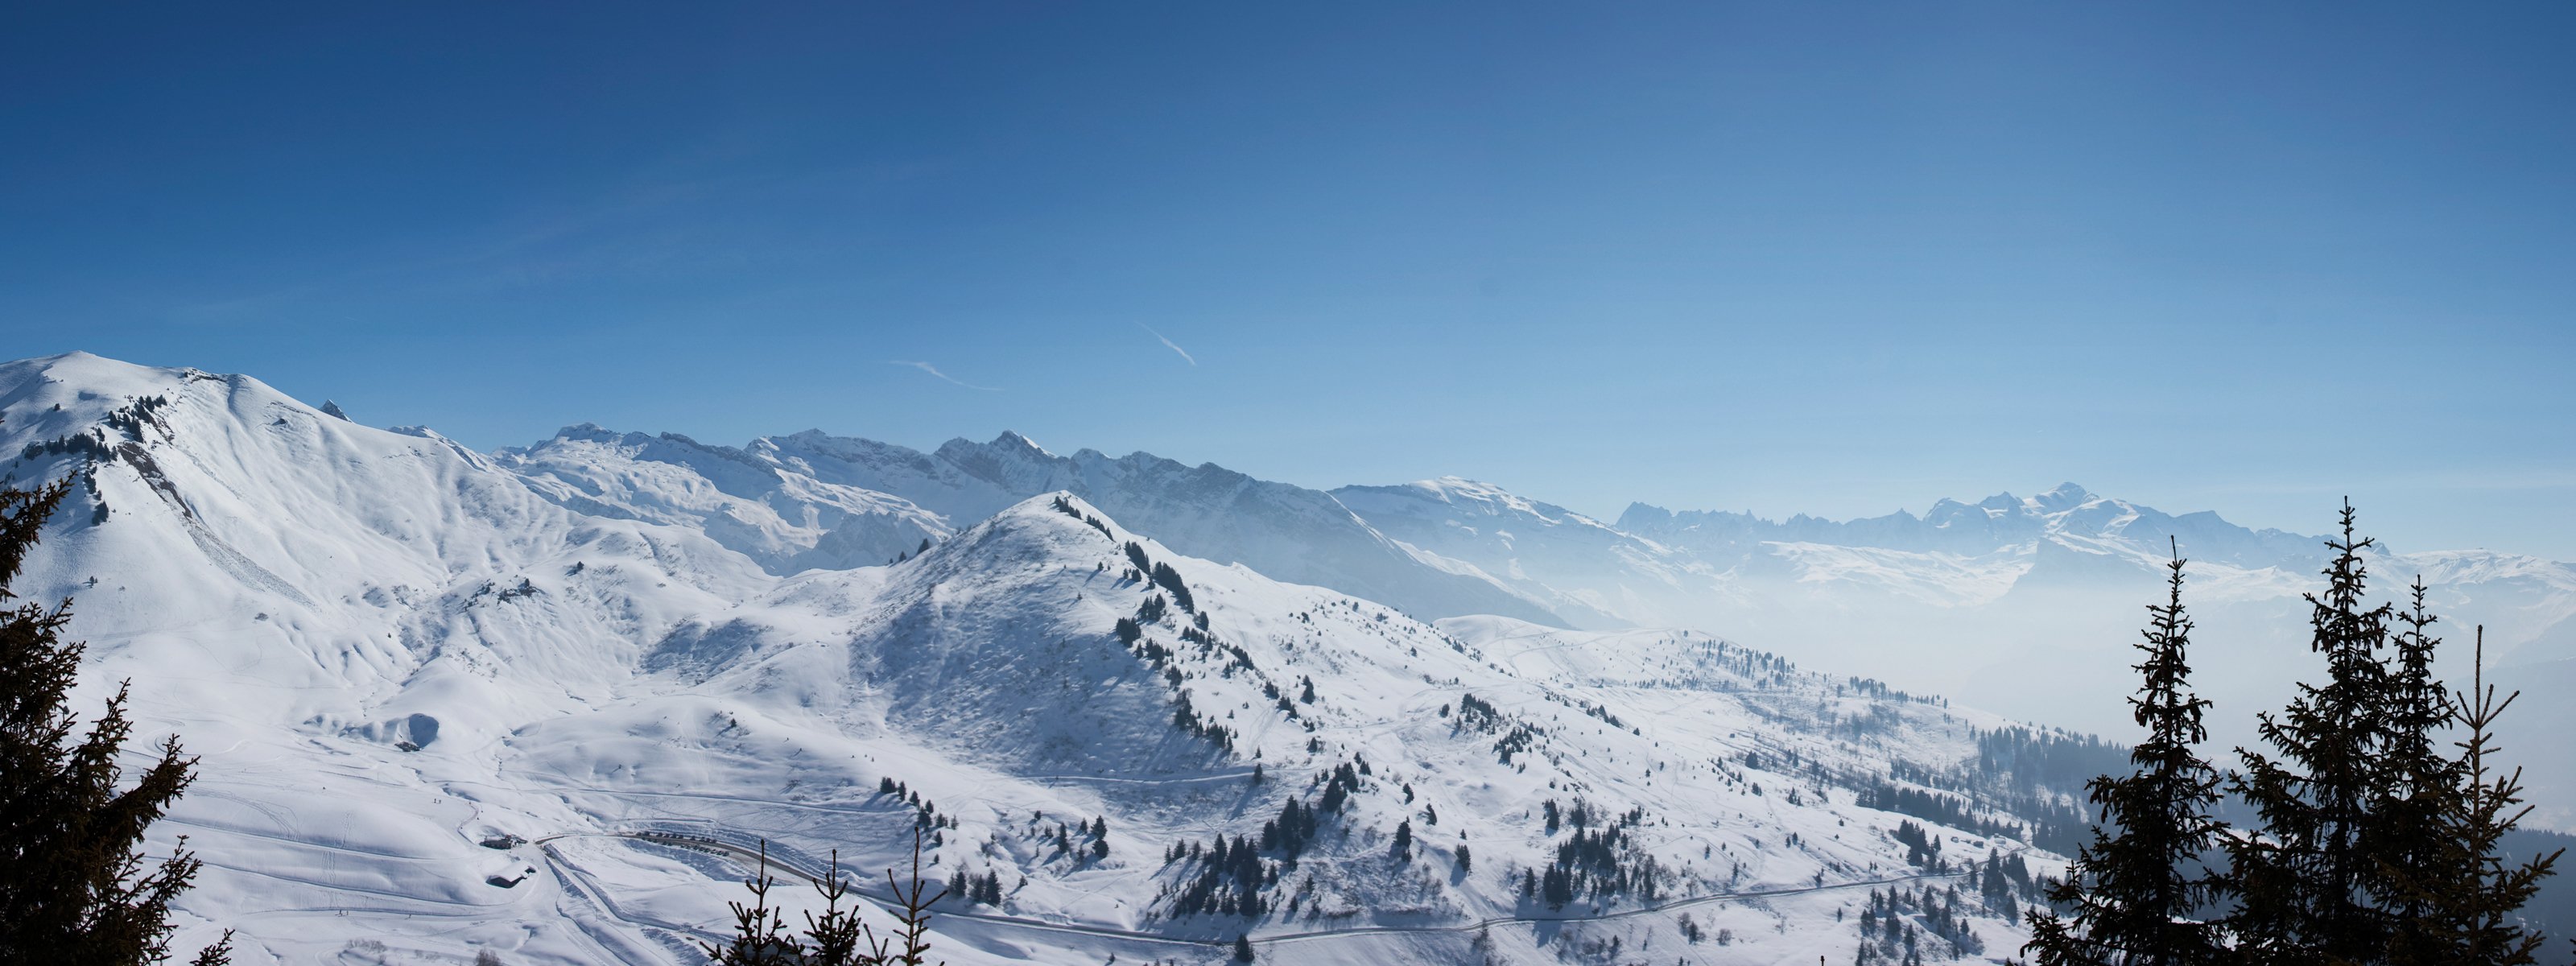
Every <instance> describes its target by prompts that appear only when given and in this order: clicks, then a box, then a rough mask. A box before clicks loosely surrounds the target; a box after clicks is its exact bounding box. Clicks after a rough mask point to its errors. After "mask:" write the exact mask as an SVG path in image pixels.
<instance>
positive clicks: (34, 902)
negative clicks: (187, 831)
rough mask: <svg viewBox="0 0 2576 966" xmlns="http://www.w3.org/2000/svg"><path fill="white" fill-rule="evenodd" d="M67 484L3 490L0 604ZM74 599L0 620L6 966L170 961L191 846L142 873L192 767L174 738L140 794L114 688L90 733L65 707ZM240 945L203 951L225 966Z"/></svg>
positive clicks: (211, 965) (0, 858)
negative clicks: (124, 756) (127, 779)
mask: <svg viewBox="0 0 2576 966" xmlns="http://www.w3.org/2000/svg"><path fill="white" fill-rule="evenodd" d="M70 492H71V486H70V484H69V483H68V482H64V483H56V484H52V485H49V486H44V487H41V488H38V489H35V490H23V489H18V488H15V487H8V488H0V602H5V601H10V600H16V599H18V598H17V594H15V593H14V592H12V590H11V589H10V587H11V585H12V584H13V583H14V582H15V581H16V580H17V577H18V573H19V571H20V569H21V568H22V567H23V566H24V565H25V564H26V557H27V551H28V549H29V548H31V547H33V546H34V545H35V544H36V541H37V539H38V538H39V536H40V535H41V534H42V532H43V528H44V525H45V520H46V519H47V518H48V517H50V516H52V515H53V512H54V510H55V509H56V508H57V507H59V506H61V504H62V501H63V497H64V496H65V495H66V494H68V493H70ZM70 620H71V602H70V601H68V600H66V601H64V602H62V603H60V604H58V605H55V606H54V607H52V608H51V609H48V608H45V607H43V606H41V605H38V604H35V603H27V604H24V605H21V606H19V607H17V608H14V609H11V610H7V611H0V966H18V964H35V963H47V964H55V963H61V964H80V966H88V964H98V966H127V964H140V963H157V962H163V961H165V960H167V959H168V958H169V945H170V932H171V926H170V921H169V917H170V902H171V900H173V899H176V898H178V897H179V895H180V894H181V893H183V892H185V891H187V889H188V886H189V883H190V882H191V881H193V880H194V879H195V878H196V875H197V870H198V867H199V863H198V861H197V858H196V856H195V855H194V854H192V853H190V852H189V851H188V849H187V840H186V839H185V838H181V839H180V840H179V846H178V848H177V849H175V850H174V851H173V852H172V853H171V854H170V855H169V856H168V857H166V858H164V859H162V860H161V861H160V863H159V864H158V865H156V866H153V867H152V868H151V869H150V870H149V871H146V870H145V867H144V866H145V862H144V856H143V854H142V852H140V851H139V848H140V846H141V844H142V842H143V835H144V831H145V830H146V829H148V828H149V827H150V826H151V825H152V823H153V822H155V821H158V820H160V818H161V816H162V814H163V813H164V812H166V811H168V809H169V807H170V804H171V803H172V802H174V801H176V800H177V799H178V798H179V795H180V794H181V793H182V792H185V791H186V790H187V788H188V783H189V781H190V780H191V779H192V778H193V777H194V771H195V767H196V763H197V760H196V759H194V758H189V757H186V756H185V755H183V754H182V753H181V752H180V750H179V740H178V739H177V738H175V737H173V738H168V739H165V740H164V741H162V743H161V745H160V756H159V758H158V759H157V760H156V761H154V762H153V764H152V766H151V767H150V768H147V769H145V770H144V772H143V774H142V776H141V777H140V778H138V779H137V780H136V782H135V783H134V786H133V787H132V788H129V789H126V790H125V791H122V792H120V791H117V786H118V785H120V784H122V783H123V779H124V769H122V768H120V767H119V766H118V765H117V763H116V759H117V755H118V753H119V752H120V751H122V750H123V749H124V747H125V741H126V739H127V738H128V737H129V736H130V735H131V734H132V732H133V724H132V722H130V721H128V720H126V717H125V702H126V695H127V689H126V687H125V686H124V685H119V686H118V688H117V691H116V696H115V697H112V698H109V699H108V702H107V707H106V709H105V710H104V711H103V712H102V713H101V714H100V715H99V717H98V719H97V720H96V721H94V722H92V723H91V724H90V726H89V730H88V732H87V734H86V735H79V736H76V735H75V732H76V731H77V730H78V726H79V722H78V720H77V718H76V717H75V716H74V715H73V714H72V711H71V709H70V708H68V707H66V706H65V705H66V701H67V700H68V695H67V691H68V690H69V688H70V687H71V684H72V681H73V678H74V676H75V675H76V674H77V673H78V671H79V669H80V659H81V654H82V652H83V650H84V645H82V644H81V643H80V642H78V641H66V640H63V639H62V636H61V635H62V630H63V626H64V625H65V624H66V623H68V622H69V621H70ZM231 944H232V934H231V933H230V932H226V933H225V934H224V938H223V939H222V940H220V941H218V942H217V943H215V945H213V946H210V947H208V948H206V949H205V950H203V951H201V952H199V953H198V954H197V958H196V959H195V962H196V963H198V964H201V966H217V964H222V963H226V962H229V961H230V950H231Z"/></svg>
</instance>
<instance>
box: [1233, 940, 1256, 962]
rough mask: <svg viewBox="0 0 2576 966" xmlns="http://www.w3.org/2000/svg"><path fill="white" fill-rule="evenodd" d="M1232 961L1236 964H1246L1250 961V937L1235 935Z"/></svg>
mask: <svg viewBox="0 0 2576 966" xmlns="http://www.w3.org/2000/svg"><path fill="white" fill-rule="evenodd" d="M1234 961H1235V962H1238V963H1248V962H1251V961H1252V937H1250V936H1245V935H1242V934H1240V933H1238V934H1236V935H1235V937H1234Z"/></svg>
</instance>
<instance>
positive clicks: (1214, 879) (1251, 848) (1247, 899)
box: [1172, 835, 1279, 918]
mask: <svg viewBox="0 0 2576 966" xmlns="http://www.w3.org/2000/svg"><path fill="white" fill-rule="evenodd" d="M1186 860H1187V861H1194V862H1197V863H1199V867H1198V874H1197V875H1195V876H1192V877H1190V878H1189V879H1188V880H1187V881H1185V882H1183V883H1182V885H1181V887H1180V888H1179V889H1178V890H1177V891H1175V892H1174V893H1173V895H1172V914H1173V915H1175V916H1196V915H1219V916H1242V917H1245V918H1258V917H1259V916H1261V915H1263V914H1264V913H1267V912H1269V911H1270V904H1269V902H1268V901H1267V900H1264V899H1263V898H1262V896H1261V890H1262V889H1263V888H1265V887H1267V886H1271V885H1276V884H1278V882H1279V871H1278V867H1277V865H1276V864H1274V863H1270V862H1265V861H1263V860H1262V858H1261V851H1260V849H1259V848H1258V847H1257V846H1255V845H1254V844H1253V841H1252V840H1251V839H1249V838H1246V837H1244V836H1240V835H1238V836H1235V837H1234V838H1233V839H1232V840H1230V841H1229V840H1228V839H1227V838H1226V837H1225V836H1223V835H1219V836H1217V837H1216V840H1215V841H1214V842H1212V843H1210V844H1209V845H1208V847H1206V848H1204V849H1200V848H1193V849H1192V850H1191V851H1190V853H1189V855H1187V856H1186ZM1174 861H1183V858H1182V857H1176V858H1175V859H1174Z"/></svg>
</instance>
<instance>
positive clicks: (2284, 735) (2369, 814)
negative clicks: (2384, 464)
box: [1862, 503, 2562, 966]
mask: <svg viewBox="0 0 2576 966" xmlns="http://www.w3.org/2000/svg"><path fill="white" fill-rule="evenodd" d="M2353 529H2354V528H2353V513H2352V507H2351V505H2350V504H2349V503H2347V504H2346V505H2345V507H2344V509H2343V516H2342V534H2341V536H2340V538H2338V539H2334V540H2329V541H2328V542H2327V546H2328V547H2330V548H2331V549H2333V550H2334V551H2335V557H2334V559H2333V561H2332V562H2331V563H2329V564H2328V565H2327V567H2326V570H2325V577H2326V581H2327V586H2326V589H2325V591H2324V592H2323V593H2320V594H2315V595H2310V596H2309V597H2308V601H2309V605H2310V621H2309V623H2310V630H2311V632H2312V642H2311V647H2312V649H2313V650H2314V651H2315V652H2316V653H2318V654H2320V655H2322V656H2323V657H2324V659H2325V665H2326V667H2325V671H2326V680H2325V683H2324V684H2322V685H2309V684H2304V683H2303V684H2301V685H2300V686H2299V693H2298V696H2297V697H2296V698H2295V699H2294V700H2292V701H2291V703H2290V705H2289V707H2288V708H2287V709H2285V710H2284V712H2283V713H2282V714H2281V715H2280V716H2278V717H2274V716H2272V715H2268V714H2267V715H2263V716H2261V733H2262V737H2263V741H2264V743H2265V744H2266V745H2268V746H2269V747H2270V748H2271V749H2272V753H2271V754H2261V753H2257V752H2253V751H2248V750H2246V749H2242V748H2240V749H2237V754H2238V757H2239V758H2240V759H2241V760H2242V761H2243V762H2244V765H2245V771H2244V772H2243V773H2241V774H2238V775H2235V776H2233V777H2232V778H2231V779H2230V780H2229V781H2228V782H2227V790H2228V792H2229V793H2231V794H2233V795H2235V796H2237V797H2238V798H2239V799H2241V800H2242V803H2243V804H2244V805H2245V806H2246V807H2247V809H2248V810H2249V811H2250V812H2251V813H2252V815H2253V822H2252V823H2251V825H2250V827H2248V828H2247V829H2245V830H2244V831H2243V832H2242V833H2235V834H2221V830H2220V827H2219V826H2218V825H2217V823H2216V822H2215V821H2213V820H2212V819H2211V818H2210V814H2211V813H2212V812H2213V811H2215V808H2214V806H2215V805H2216V804H2217V796H2216V795H2215V794H2214V792H2215V777H2216V776H2215V775H2214V774H2213V773H2212V772H2211V771H2210V769H2209V767H2208V766H2207V765H2205V764H2202V763H2201V762H2199V760H2198V759H2196V758H2194V757H2193V756H2192V755H2191V753H2190V746H2191V745H2192V744H2194V743H2196V742H2197V741H2199V740H2200V739H2201V737H2202V733H2201V730H2200V714H2201V711H2202V710H2203V709H2204V708H2205V707H2206V705H2205V704H2204V703H2202V702H2200V701H2198V700H2197V699H2195V698H2193V697H2192V696H2191V695H2190V694H2189V692H2188V691H2187V690H2185V688H2184V681H2185V678H2186V677H2187V675H2188V666H2187V664H2186V663H2185V661H2184V657H2185V654H2184V650H2185V648H2184V645H2185V643H2186V639H2187V637H2188V632H2189V629H2190V622H2189V621H2188V620H2187V619H2185V618H2184V617H2183V613H2182V605H2181V596H2180V589H2181V562H2180V561H2179V560H2177V561H2176V562H2175V564H2174V568H2175V576H2174V580H2173V593H2172V595H2171V596H2170V597H2169V600H2168V603H2167V604H2166V605H2165V606H2163V607H2159V608H2155V609H2154V613H2155V614H2156V622H2155V624H2154V626H2153V627H2152V628H2151V629H2150V630H2149V631H2148V632H2147V643H2146V644H2145V645H2142V649H2144V650H2146V651H2147V652H2148V659H2147V660H2146V662H2145V663H2142V664H2140V665H2138V666H2137V669H2138V670H2139V672H2140V673H2141V675H2142V676H2143V678H2144V681H2145V684H2144V686H2143V687H2142V688H2141V689H2140V692H2139V695H2140V696H2139V697H2138V698H2135V699H2132V704H2133V705H2134V706H2135V707H2136V709H2137V711H2136V713H2137V716H2138V721H2139V723H2140V724H2142V725H2145V726H2146V727H2147V729H2148V731H2149V739H2148V741H2147V742H2145V743H2143V744H2141V745H2139V746H2138V747H2137V748H2136V749H2133V750H2132V753H2131V759H2132V764H2133V766H2134V768H2133V771H2132V773H2131V774H2130V775H2129V776H2128V777H2125V778H2117V779H2114V778H2109V777H2105V778H2101V779H2097V780H2095V781H2094V782H2093V783H2092V788H2093V792H2094V794H2093V801H2094V802H2095V803H2096V804H2097V805H2099V806H2100V809H2101V819H2102V825H2103V826H2104V828H2103V829H2101V830H2097V831H2096V833H2095V835H2094V839H2093V843H2092V844H2091V845H2088V846H2086V847H2085V848H2084V850H2083V851H2082V853H2081V854H2079V855H2078V856H2077V861H2076V862H2075V864H2074V867H2073V869H2072V870H2071V871H2072V873H2073V875H2072V876H2071V877H2070V878H2069V879H2068V880H2067V881H2066V882H2063V883H2060V884H2058V885H2057V886H2056V887H2055V888H2054V889H2052V890H2051V894H2050V899H2051V900H2052V901H2053V902H2054V904H2055V905H2056V906H2057V911H2056V912H2048V911H2039V910H2034V911H2033V912H2032V913H2031V915H2030V917H2029V918H2030V922H2031V925H2032V927H2033V933H2034V938H2033V941H2032V943H2031V945H2030V947H2029V949H2030V951H2031V952H2033V953H2034V954H2035V957H2036V959H2035V961H2036V962H2038V963H2066V964H2075V963H2082V964H2120V966H2129V964H2143V963H2158V964H2164V963H2223V964H2246V966H2273V964H2292V966H2311V964H2313V966H2329V964H2332V966H2366V964H2389V966H2432V964H2478V966H2491V964H2529V963H2534V962H2536V953H2537V952H2538V950H2539V948H2540V945H2541V942H2542V939H2541V937H2540V936H2539V935H2538V934H2537V933H2534V932H2532V931H2531V930H2530V929H2529V928H2528V927H2527V926H2525V925H2524V923H2523V920H2522V918H2521V916H2520V915H2519V914H2518V913H2519V910H2521V909H2522V907H2523V906H2524V904H2525V903H2527V902H2528V901H2530V900H2531V899H2532V898H2533V896H2534V895H2535V894H2536V893H2537V891H2538V889H2539V885H2540V882H2541V881H2542V880H2543V879H2544V878H2546V877H2547V876H2549V875H2550V874H2552V872H2553V871H2554V866H2555V864H2556V862H2557V860H2558V858H2559V856H2560V855H2561V854H2562V852H2560V851H2558V850H2551V851H2549V852H2548V853H2547V854H2544V855H2539V856H2537V857H2535V858H2532V859H2529V860H2527V861H2523V862H2520V863H2518V864H2515V863H2508V862H2507V861H2506V859H2505V858H2504V857H2503V855H2504V853H2505V852H2506V851H2507V850H2508V846H2507V845H2506V841H2507V837H2508V836H2511V835H2514V834H2516V829H2515V826H2516V825H2517V823H2518V822H2519V821H2520V819H2521V818H2522V817H2523V816H2524V815H2525V814H2526V813H2527V812H2528V809H2527V808H2525V807H2522V806H2521V800H2520V796H2521V776H2520V772H2519V771H2515V772H2510V773H2503V774H2499V773H2498V772H2497V771H2496V769H2495V767H2494V766H2493V765H2492V764H2490V762H2489V758H2490V756H2492V755H2493V754H2494V752H2495V745H2494V731H2493V727H2494V724H2495V721H2496V719H2497V718H2498V717H2499V716H2500V715H2502V714H2503V712H2504V710H2505V708H2506V706H2507V705H2510V704H2511V703H2512V701H2513V699H2514V697H2516V695H2507V696H2505V697H2504V698H2503V699H2502V700H2498V699H2497V697H2496V693H2495V689H2494V688H2493V687H2492V686H2489V685H2487V684H2486V683H2485V680H2484V676H2485V670H2484V662H2485V654H2484V643H2483V641H2481V642H2480V644H2479V650H2478V653H2477V658H2476V660H2477V665H2476V666H2477V668H2478V671H2477V674H2478V678H2477V683H2476V684H2475V685H2474V686H2473V687H2472V688H2471V689H2470V690H2469V691H2468V692H2465V693H2452V692H2449V691H2447V690H2446V689H2445V688H2444V687H2443V685H2442V682H2441V681H2439V680H2438V679H2436V678H2435V677H2434V675H2433V665H2434V652H2435V650H2436V648H2437V647H2438V645H2439V644H2440V643H2441V641H2440V639H2439V638H2436V637H2434V636H2433V634H2432V633H2431V631H2430V628H2431V627H2432V625H2433V624H2434V623H2435V622H2436V619H2435V618H2434V617H2433V615H2432V614H2431V613H2429V612H2428V610H2427V609H2426V607H2425V594H2426V590H2425V588H2424V586H2423V583H2422V581H2420V580H2418V581H2417V582H2416V584H2415V586H2414V587H2413V588H2412V600H2411V601H2410V606H2409V607H2408V609H2407V610H2405V611H2403V612H2400V611H2397V610H2396V609H2395V608H2393V607H2391V606H2389V605H2386V604H2380V605H2376V606H2373V605H2371V604H2369V603H2368V602H2367V598H2366V591H2367V587H2366V582H2367V578H2368V574H2367V573H2366V571H2365V568H2364V566H2363V562H2362V559H2361V556H2360V554H2361V551H2362V550H2364V549H2366V548H2368V547H2370V546H2371V541H2370V540H2367V539H2361V538H2358V537H2356V536H2355V535H2354V532H2353ZM2481 637H2483V634H2481ZM2453 727H2456V728H2458V729H2459V730H2460V733H2461V737H2460V738H2459V740H2457V741H2455V742H2453V743H2452V746H2453V747H2455V748H2456V749H2458V753H2457V754H2453V753H2451V752H2449V751H2445V750H2444V749H2443V748H2441V747H2440V746H2439V744H2440V738H2441V736H2442V732H2444V731H2445V730H2446V729H2449V728H2453ZM2213 843H2214V844H2216V845H2218V846H2219V847H2220V849H2221V850H2222V851H2223V852H2224V854H2225V856H2226V858H2227V860H2228V861H2227V865H2226V867H2225V869H2224V871H2223V872H2220V873H2216V874H2212V873H2211V872H2209V870H2207V869H2205V868H2203V867H2201V865H2200V861H2201V857H2202V856H2203V855H2205V854H2207V850H2208V846H2210V845H2211V844H2213ZM1987 864H1988V868H1987V869H1985V870H1983V871H1982V872H1981V873H1979V875H1980V878H1981V879H1982V883H1981V891H1984V892H1985V893H1987V896H1988V901H1989V903H1990V904H1991V903H1995V902H1996V900H1998V899H2001V900H2002V901H2003V902H2009V901H2010V898H2009V893H2010V892H2011V891H2013V889H2012V887H2010V886H2009V885H2007V884H2005V883H1999V882H1998V881H1997V878H1998V875H1999V874H2000V876H2001V877H2002V878H2004V879H2006V880H2009V879H2012V878H2013V875H2012V872H2013V871H2014V870H2012V869H2010V868H2009V867H2005V866H2002V865H2000V864H1999V863H1997V862H1996V860H1995V859H1994V858H1993V857H1992V856H1990V857H1989V858H1988V860H1987ZM2020 871H2021V872H2022V873H2023V875H2025V876H2026V875H2027V870H2026V869H2025V870H2020ZM2213 913H2215V914H2216V915H2217V916H2218V918H2217V920H2216V921H2215V922H2202V921H2200V920H2204V919H2206V918H2207V917H2209V916H2210V915H2212V914H2213ZM2060 914H2063V915H2064V916H2065V918H2064V919H2061V918H2060ZM1870 926H1871V920H1870V919H1864V927H1865V928H1869V927H1870ZM1876 928H1878V929H1879V931H1880V933H1881V935H1882V937H1884V936H1885V935H1886V928H1887V927H1885V926H1878V927H1876ZM1885 943H1886V940H1885V939H1884V938H1882V945H1885ZM1893 948H1894V947H1893V946H1886V949H1885V951H1886V952H1888V953H1889V954H1890V955H1891V956H1892V950H1893ZM1908 948H1909V950H1910V949H1911V948H1912V947H1911V944H1910V943H1909V947H1908ZM1863 952H1864V955H1863V957H1862V958H1863V959H1864V960H1869V959H1870V957H1871V956H1872V955H1876V953H1873V952H1872V950H1871V947H1869V946H1867V945H1866V944H1864V946H1863Z"/></svg>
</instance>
